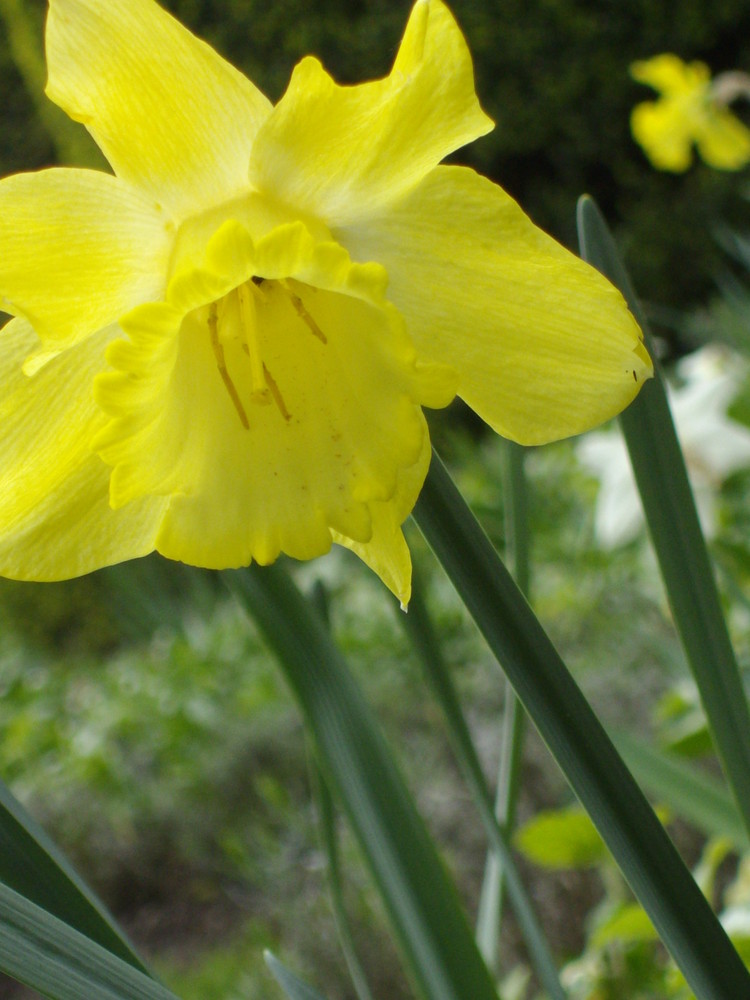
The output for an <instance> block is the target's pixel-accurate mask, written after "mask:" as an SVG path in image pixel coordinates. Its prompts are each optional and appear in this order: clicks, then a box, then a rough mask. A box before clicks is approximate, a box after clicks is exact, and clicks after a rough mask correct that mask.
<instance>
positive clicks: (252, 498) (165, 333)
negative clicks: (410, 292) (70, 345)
mask: <svg viewBox="0 0 750 1000" xmlns="http://www.w3.org/2000/svg"><path fill="white" fill-rule="evenodd" d="M292 229H293V230H294V231H296V228H295V227H292ZM282 232H283V234H284V235H285V236H286V237H287V239H286V240H278V239H276V238H267V239H264V240H261V241H259V242H258V244H253V242H252V240H250V239H249V237H248V236H247V235H246V236H245V237H244V238H242V237H241V229H238V228H236V227H233V226H231V225H227V226H224V227H222V229H221V230H220V232H219V233H218V234H217V242H216V243H214V244H213V246H212V248H211V250H212V252H211V253H210V254H209V255H208V256H207V260H206V264H205V267H206V270H205V271H204V272H203V274H202V276H200V275H198V274H194V275H193V280H192V282H191V283H189V285H188V283H187V282H186V283H185V284H184V287H183V284H182V283H181V279H178V278H176V279H175V287H173V288H171V294H172V296H173V301H172V304H170V303H161V304H159V303H155V304H151V305H146V306H143V307H141V308H139V309H136V310H134V311H133V312H132V313H131V314H129V315H128V316H125V317H123V319H122V321H121V323H122V326H123V328H124V329H125V330H126V332H127V333H128V335H129V340H128V341H121V342H118V343H116V344H114V345H113V346H112V348H111V349H110V352H109V360H110V362H111V364H112V365H113V367H114V368H115V369H116V371H115V372H114V373H113V374H111V375H104V376H102V377H101V378H100V379H99V382H98V386H97V398H98V399H99V402H100V404H101V405H102V407H103V408H104V410H105V411H106V412H107V413H108V414H109V415H110V416H111V417H112V420H111V422H110V424H109V425H108V426H107V427H106V428H105V430H104V431H103V432H102V433H101V434H100V435H99V438H98V439H97V447H98V449H99V453H100V454H101V456H102V457H103V458H104V460H105V461H106V462H107V463H108V464H110V465H112V466H113V472H112V480H111V494H110V495H111V500H112V503H113V505H114V506H115V507H118V508H119V507H120V506H121V505H122V504H127V503H131V502H133V501H134V500H135V499H136V498H137V497H139V496H142V495H145V494H159V495H164V496H170V497H171V502H170V505H169V510H168V512H167V514H166V516H165V519H164V523H163V526H162V529H161V531H160V533H159V537H158V539H157V548H158V550H159V551H160V552H161V553H162V554H163V555H166V556H168V557H170V558H175V559H181V560H183V561H185V562H188V563H192V564H195V565H200V566H207V567H212V568H220V567H229V566H241V565H246V564H247V563H249V562H250V561H251V560H255V561H257V562H260V563H268V562H271V561H272V560H273V559H275V558H276V557H277V556H278V555H279V553H280V552H285V553H287V554H288V555H291V556H294V557H296V558H300V559H309V558H312V557H313V556H315V555H319V554H321V553H322V552H324V551H326V550H327V549H328V548H329V547H330V544H331V531H332V530H334V531H337V532H339V533H340V534H342V535H344V536H346V537H347V538H351V539H354V540H356V541H360V542H368V541H370V539H371V537H372V531H373V524H372V515H371V511H370V506H369V505H370V504H371V503H372V502H373V501H378V502H383V503H388V502H390V501H391V500H392V498H393V497H394V495H395V494H396V492H397V489H398V481H399V476H400V473H401V470H402V469H404V468H408V467H409V466H411V465H413V464H414V463H415V462H416V461H417V459H418V457H419V456H420V454H421V451H422V448H423V446H424V440H425V436H426V433H427V432H426V424H425V421H424V417H423V415H422V411H421V408H420V405H421V403H423V402H430V401H431V402H436V403H441V404H442V405H444V404H445V403H446V402H447V401H448V399H449V398H450V396H451V395H452V393H453V385H454V383H453V377H452V375H451V374H450V373H447V372H446V373H445V382H444V384H443V388H442V398H438V396H439V393H438V383H439V381H440V379H439V377H438V376H436V374H435V371H434V370H431V369H430V368H429V366H428V367H426V368H423V367H422V366H420V365H418V363H417V357H416V353H415V351H414V348H413V345H412V344H411V341H410V340H409V338H408V337H407V336H406V335H405V332H404V330H403V321H402V320H401V318H400V317H399V316H398V313H397V312H396V310H395V309H394V308H393V306H391V305H390V304H388V303H386V302H382V304H381V305H376V304H372V303H373V302H377V301H378V299H379V296H380V294H381V293H380V289H379V285H380V282H381V274H380V270H379V269H378V268H364V269H363V268H362V267H361V266H360V265H353V264H351V263H349V266H348V270H346V269H345V268H344V267H343V262H344V258H345V257H346V255H345V254H344V255H343V257H342V256H341V255H342V254H343V251H341V250H340V248H338V253H336V252H335V250H336V248H332V247H327V246H323V247H320V248H315V247H313V248H312V249H311V253H312V255H313V259H311V260H310V261H307V260H305V259H304V256H303V258H300V257H299V254H300V246H301V245H302V244H303V243H304V240H303V241H302V243H300V244H295V242H294V240H292V239H288V237H289V236H290V229H289V227H282ZM285 245H286V246H287V249H288V254H289V261H288V263H293V264H294V267H295V269H296V271H297V273H298V274H303V275H304V274H310V273H314V271H315V266H316V265H315V260H316V259H317V258H316V257H315V254H316V252H319V253H320V254H321V255H322V259H323V260H325V261H327V262H328V265H329V267H328V268H327V270H326V269H324V270H326V274H327V280H328V282H329V283H330V284H335V283H336V281H337V282H338V286H339V288H340V289H341V291H331V290H327V289H325V288H322V287H313V286H311V285H309V284H306V283H304V282H303V281H302V280H299V279H298V278H297V277H296V276H295V275H294V274H292V275H291V276H290V277H289V278H283V279H279V280H276V279H275V278H272V279H271V280H267V281H264V282H263V284H262V287H260V286H258V285H255V286H254V290H253V291H252V294H253V295H254V296H256V297H257V304H256V309H257V317H258V320H257V324H255V325H254V326H253V330H252V336H253V341H254V346H253V353H255V352H257V359H258V362H259V366H258V368H259V367H260V363H262V368H263V371H264V372H265V377H266V380H267V385H268V386H270V385H271V384H273V386H274V391H273V393H271V392H268V393H266V397H267V398H266V399H265V400H264V401H263V402H260V401H257V400H255V399H254V397H253V391H252V387H253V385H254V381H253V379H254V374H253V364H252V355H251V353H250V351H249V350H248V349H247V348H248V343H247V342H244V343H243V342H242V341H241V340H240V339H232V338H223V339H222V341H221V353H222V362H223V363H224V364H225V366H226V369H225V373H224V374H222V372H221V371H220V367H219V360H218V352H217V348H216V346H215V345H213V344H212V335H211V328H210V323H211V319H210V315H211V314H210V309H211V306H210V304H206V303H210V301H211V299H212V298H213V297H214V296H217V295H221V294H222V293H223V292H226V293H228V294H230V295H232V294H235V293H234V292H233V291H232V289H233V288H234V287H235V285H236V282H237V281H238V280H244V281H245V282H247V281H249V280H250V278H251V276H253V275H258V274H260V275H265V274H267V273H269V272H271V273H273V272H274V269H276V268H279V267H280V266H281V264H280V256H281V255H282V252H283V246H285ZM243 254H245V255H246V257H245V258H243ZM243 259H244V264H242V261H243ZM318 263H320V261H318ZM332 263H333V264H336V267H331V266H330V265H331V264H332ZM210 266H211V267H213V268H214V270H213V271H211V270H210V269H209V267H210ZM337 267H338V271H337ZM237 268H240V270H237ZM287 273H288V271H287ZM227 275H228V277H227ZM367 275H370V277H371V279H372V281H373V283H374V286H373V288H372V290H371V292H370V294H369V296H367V295H365V290H364V289H363V288H362V287H361V284H362V282H364V281H365V280H366V278H367ZM336 276H337V277H336ZM334 279H335V280H334ZM188 288H190V289H192V291H193V292H194V291H195V289H202V294H203V295H204V296H206V298H205V299H204V300H203V301H204V304H198V303H197V300H195V299H191V298H189V297H188V298H183V293H184V294H185V295H187V292H188ZM178 302H179V303H180V306H179V308H178V307H177V305H176V303H178ZM187 309H190V310H191V311H190V312H187V314H186V310H187ZM218 341H219V338H218V336H217V343H218ZM257 372H258V369H256V376H255V377H257ZM263 377H264V376H263V375H262V374H261V375H260V378H261V379H263ZM230 385H231V387H230ZM399 509H401V508H400V507H399ZM404 516H405V515H404ZM402 520H403V518H402Z"/></svg>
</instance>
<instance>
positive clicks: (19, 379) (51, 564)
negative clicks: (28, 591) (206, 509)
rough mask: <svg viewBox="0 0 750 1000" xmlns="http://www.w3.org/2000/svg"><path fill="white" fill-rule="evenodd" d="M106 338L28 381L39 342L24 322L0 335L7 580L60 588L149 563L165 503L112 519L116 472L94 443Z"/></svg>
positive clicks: (148, 503)
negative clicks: (25, 365) (29, 359)
mask: <svg viewBox="0 0 750 1000" xmlns="http://www.w3.org/2000/svg"><path fill="white" fill-rule="evenodd" d="M111 337H112V331H103V332H101V333H99V334H97V335H96V336H94V337H92V338H91V339H90V340H88V341H86V343H85V344H81V345H79V346H78V347H75V348H73V349H72V350H71V351H68V352H65V353H64V354H61V355H60V356H59V357H57V358H55V359H54V360H52V361H50V362H49V363H48V364H47V365H46V366H45V367H44V368H43V369H41V370H40V371H39V372H38V374H36V375H35V376H34V377H33V378H29V377H28V376H26V375H24V374H23V373H22V371H21V365H22V362H23V360H24V358H25V357H26V356H27V355H28V354H29V352H30V351H33V350H34V348H35V347H36V345H37V343H38V341H37V338H36V335H35V334H34V331H33V330H32V329H31V327H30V326H29V324H28V323H27V322H26V321H25V320H23V319H14V320H11V322H10V323H8V324H7V325H6V326H5V327H4V328H3V329H2V331H0V344H1V345H2V350H1V351H0V381H1V382H2V385H3V397H2V402H1V403H0V419H1V420H2V426H3V434H2V438H1V439H0V468H2V470H3V475H2V478H1V479H0V574H2V576H6V577H11V578H13V579H19V580H61V579H68V578H70V577H73V576H80V575H82V574H83V573H88V572H91V571H92V570H94V569H98V568H99V567H101V566H107V565H111V564H112V563H116V562H120V561H122V560H123V559H130V558H133V557H135V556H140V555H144V554H145V553H147V552H150V551H151V550H152V549H153V547H154V539H155V537H156V533H157V530H158V527H159V523H160V521H161V516H162V512H163V509H164V507H165V506H166V503H165V501H164V500H163V499H162V498H151V497H149V498H145V499H142V500H139V501H137V502H135V503H134V504H132V505H129V506H128V507H126V508H123V509H122V510H120V511H112V510H111V509H110V506H109V499H108V489H109V474H110V469H109V468H108V467H107V466H106V465H105V464H104V462H102V460H101V459H100V458H99V457H98V456H97V455H96V454H94V453H93V451H92V449H91V442H92V440H93V437H94V435H95V433H96V432H97V430H99V429H100V428H101V426H102V424H103V423H104V421H105V419H106V418H105V417H104V415H103V414H102V413H101V411H100V410H99V408H98V407H97V405H96V404H95V402H94V400H93V396H92V385H93V379H94V376H95V374H96V372H97V371H99V370H100V369H101V368H102V366H103V365H104V363H105V362H104V351H105V347H106V343H107V341H108V340H109V339H111Z"/></svg>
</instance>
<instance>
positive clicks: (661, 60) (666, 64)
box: [630, 52, 711, 96]
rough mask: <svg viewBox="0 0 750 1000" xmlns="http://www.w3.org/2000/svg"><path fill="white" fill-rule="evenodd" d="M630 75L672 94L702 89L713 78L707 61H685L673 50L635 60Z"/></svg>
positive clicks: (688, 92) (661, 91) (662, 91)
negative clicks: (650, 57) (672, 51)
mask: <svg viewBox="0 0 750 1000" xmlns="http://www.w3.org/2000/svg"><path fill="white" fill-rule="evenodd" d="M630 75H631V76H632V77H633V79H634V80H636V81H637V82H638V83H644V84H646V85H647V86H649V87H653V88H654V90H658V91H659V92H660V93H662V94H667V95H670V96H672V95H680V94H690V93H692V92H694V91H696V90H700V89H701V88H702V87H705V86H706V85H707V84H708V82H709V80H710V79H711V72H710V70H709V68H708V66H706V64H705V63H702V62H691V63H685V62H683V61H682V59H680V58H679V56H676V55H673V54H672V53H671V52H663V53H661V54H660V55H658V56H654V57H653V58H652V59H642V60H639V61H638V62H634V63H633V64H632V65H631V67H630Z"/></svg>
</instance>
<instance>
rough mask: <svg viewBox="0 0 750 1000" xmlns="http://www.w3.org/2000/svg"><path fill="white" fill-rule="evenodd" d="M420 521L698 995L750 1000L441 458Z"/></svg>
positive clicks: (719, 935) (657, 828)
mask: <svg viewBox="0 0 750 1000" xmlns="http://www.w3.org/2000/svg"><path fill="white" fill-rule="evenodd" d="M413 516H414V518H415V520H416V522H417V524H418V525H419V528H420V530H421V531H422V533H423V535H424V536H425V538H426V540H427V542H428V544H429V545H430V546H431V548H432V549H433V551H434V552H435V554H436V556H437V558H438V559H439V561H440V562H441V563H442V565H443V567H444V569H445V571H446V573H447V574H448V576H449V578H450V579H451V581H452V582H453V585H454V587H455V588H456V590H457V591H458V593H459V595H460V597H461V598H462V600H463V602H464V604H465V605H466V607H467V609H468V611H469V613H470V614H471V615H472V617H473V618H474V621H475V622H476V624H477V625H478V627H479V629H480V631H481V633H482V634H483V635H484V637H485V639H486V640H487V642H488V644H489V646H490V649H491V650H492V651H493V653H494V654H495V656H496V657H497V659H498V661H499V662H500V663H501V664H502V666H503V669H504V670H505V672H506V674H507V676H508V678H509V679H510V681H511V683H512V684H513V686H514V688H515V691H516V694H517V695H518V697H519V698H520V699H521V701H522V702H523V705H524V707H525V709H526V711H527V713H528V714H529V716H530V717H531V719H532V721H533V722H534V724H535V726H536V727H537V729H538V730H539V733H540V734H541V736H542V738H543V739H544V741H545V742H546V744H547V746H548V747H549V749H550V751H551V753H552V755H553V756H554V758H555V760H556V761H557V762H558V764H559V765H560V767H561V768H562V771H563V773H564V774H565V776H566V777H567V779H568V781H569V782H570V785H571V787H572V788H573V790H574V792H575V793H576V795H577V796H578V798H579V800H580V801H581V803H582V805H583V806H584V808H585V809H586V810H587V812H588V813H589V815H590V816H591V819H592V820H593V822H594V824H595V825H596V827H597V829H598V830H599V833H600V834H601V836H602V838H603V839H604V841H605V843H606V844H607V846H608V847H609V850H610V851H611V852H612V855H613V857H614V859H615V861H616V862H617V864H618V865H619V867H620V869H621V871H622V873H623V875H624V876H625V878H626V879H627V881H628V882H629V884H630V886H631V888H632V889H633V891H634V893H635V895H636V896H637V898H638V899H639V901H640V903H641V905H642V906H643V907H644V909H645V910H646V912H647V913H648V915H649V917H650V918H651V920H652V922H653V924H654V926H655V927H656V929H657V931H658V933H659V935H660V936H661V938H662V940H663V941H664V943H665V945H666V946H667V948H668V949H669V951H670V952H671V954H672V956H673V958H674V960H675V962H676V963H677V965H678V966H679V968H680V969H681V970H682V972H683V974H684V976H685V979H686V980H687V982H688V984H689V985H690V987H691V988H692V990H693V991H694V993H695V994H696V996H697V997H698V998H699V1000H737V998H738V997H745V996H750V975H748V972H747V970H746V969H745V967H744V965H743V964H742V961H741V960H740V958H739V956H738V955H737V952H736V951H735V950H734V948H733V947H732V944H731V942H730V940H729V938H728V937H727V935H726V933H725V932H724V930H723V928H722V926H721V924H720V923H719V921H718V920H717V919H716V917H715V916H714V914H713V912H712V911H711V908H710V906H709V905H708V903H707V901H706V899H705V898H704V897H703V895H702V894H701V892H700V890H699V889H698V887H697V886H696V884H695V882H694V881H693V878H692V877H691V875H690V873H689V871H688V870H687V868H686V867H685V865H684V864H683V862H682V860H681V859H680V856H679V855H678V853H677V851H676V850H675V848H674V846H673V844H672V842H671V841H670V840H669V837H668V836H667V835H666V833H665V831H664V829H663V827H662V826H661V824H660V823H659V821H658V819H657V818H656V816H655V815H654V812H653V810H652V809H651V806H650V805H649V804H648V801H647V800H646V798H645V796H644V795H643V793H642V792H641V790H640V788H639V787H638V786H637V785H636V783H635V781H634V780H633V778H632V777H631V775H630V772H629V771H628V770H627V768H626V767H625V765H624V764H623V762H622V759H621V758H620V756H619V755H618V753H617V751H616V750H615V748H614V746H613V745H612V742H611V741H610V739H609V738H608V736H607V734H606V733H605V731H604V729H603V727H602V725H601V723H600V722H599V720H598V719H597V717H596V715H595V714H594V712H593V711H592V709H591V708H590V706H589V704H588V703H587V701H586V700H585V698H584V697H583V695H582V694H581V692H580V690H579V688H578V686H577V685H576V683H575V681H574V680H573V678H572V677H571V675H570V673H569V672H568V670H567V668H566V667H565V664H564V663H563V662H562V660H561V659H560V656H559V654H558V653H557V650H556V649H555V648H554V646H553V645H552V642H551V641H550V639H549V638H548V636H547V635H546V633H545V632H544V629H543V628H542V626H541V625H540V624H539V621H538V620H537V618H536V617H535V615H534V613H533V612H532V610H531V608H530V607H529V605H528V604H527V602H526V600H525V598H524V596H523V594H522V593H521V591H520V590H519V589H518V587H517V586H516V584H515V583H514V581H513V578H512V577H511V575H510V574H509V573H508V571H507V570H506V568H505V566H504V565H503V564H502V562H501V560H500V559H499V557H498V556H497V553H496V552H495V551H494V549H493V548H492V545H491V543H490V542H489V540H488V538H487V536H486V535H485V534H484V532H483V531H482V529H481V527H480V526H479V524H478V523H477V521H476V519H475V518H474V516H473V514H472V513H471V511H470V510H469V508H468V507H467V505H466V503H465V501H464V500H463V498H462V497H461V495H460V494H459V492H458V490H457V489H456V487H455V486H454V484H453V482H452V481H451V479H450V476H449V475H448V473H447V471H446V470H445V468H444V467H443V464H442V462H441V461H440V459H439V458H437V456H435V455H433V460H432V464H431V466H430V471H429V472H428V475H427V479H426V481H425V485H424V487H423V489H422V493H421V495H420V497H419V500H418V501H417V505H416V507H415V509H414V514H413Z"/></svg>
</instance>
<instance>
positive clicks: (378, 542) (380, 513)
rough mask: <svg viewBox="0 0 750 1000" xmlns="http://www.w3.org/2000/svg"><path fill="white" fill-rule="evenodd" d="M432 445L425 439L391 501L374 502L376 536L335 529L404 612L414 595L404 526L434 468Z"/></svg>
mask: <svg viewBox="0 0 750 1000" xmlns="http://www.w3.org/2000/svg"><path fill="white" fill-rule="evenodd" d="M431 455H432V448H431V446H430V441H429V438H427V437H426V438H425V442H424V446H423V448H422V453H421V454H420V456H419V459H418V460H417V461H416V462H415V463H414V465H411V466H409V468H408V469H404V470H402V472H401V474H400V475H399V479H398V484H397V486H396V492H395V494H394V496H393V499H392V500H391V501H390V502H388V503H378V502H377V501H373V502H372V503H371V504H370V516H371V518H372V538H371V539H370V541H369V542H355V541H353V540H352V539H351V538H345V537H344V536H343V535H340V534H338V532H333V540H334V541H335V542H336V543H337V544H339V545H343V546H345V547H346V548H348V549H351V550H352V552H354V553H355V555H357V556H359V558H360V559H361V560H362V561H363V562H364V563H366V565H367V566H369V567H370V569H371V570H373V572H375V573H377V575H378V576H379V577H380V579H381V580H382V581H383V583H384V584H385V585H386V587H388V589H389V590H390V591H391V592H392V593H393V594H395V596H396V597H397V598H398V600H399V602H400V604H401V607H402V608H403V609H404V611H405V610H406V609H407V607H408V605H409V600H410V598H411V555H410V553H409V547H408V545H407V544H406V539H405V538H404V532H403V529H402V525H403V523H404V521H405V520H406V518H407V517H408V515H409V514H410V513H411V511H412V509H413V507H414V504H415V503H416V501H417V497H418V496H419V492H420V490H421V489H422V484H423V483H424V479H425V476H426V475H427V470H428V469H429V467H430V457H431Z"/></svg>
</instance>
